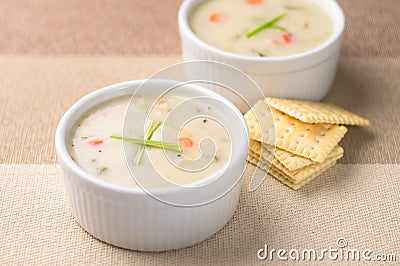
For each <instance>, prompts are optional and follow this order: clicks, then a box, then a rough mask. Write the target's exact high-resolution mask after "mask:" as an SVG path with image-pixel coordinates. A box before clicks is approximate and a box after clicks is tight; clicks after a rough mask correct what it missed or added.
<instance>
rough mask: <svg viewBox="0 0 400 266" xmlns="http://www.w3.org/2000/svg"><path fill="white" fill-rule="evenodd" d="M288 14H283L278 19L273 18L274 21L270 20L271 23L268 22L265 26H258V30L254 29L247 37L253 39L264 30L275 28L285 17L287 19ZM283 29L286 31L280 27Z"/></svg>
mask: <svg viewBox="0 0 400 266" xmlns="http://www.w3.org/2000/svg"><path fill="white" fill-rule="evenodd" d="M286 15H287V14H286V13H283V14H282V15H280V16H278V17H276V18H273V19H271V20H269V21H267V22H265V23H264V24H261V25H260V26H258V27H257V28H256V29H254V30H253V31H251V32H249V33H248V34H247V35H246V37H247V38H251V37H253V36H254V35H256V34H257V33H259V32H260V31H263V30H265V29H266V28H271V26H274V24H275V23H276V22H278V21H279V20H281V19H283V18H284V17H286ZM275 26H276V25H275ZM278 27H279V26H278ZM280 28H281V29H284V28H282V27H280ZM285 31H286V29H285Z"/></svg>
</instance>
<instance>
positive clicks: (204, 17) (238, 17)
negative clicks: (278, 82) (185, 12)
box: [189, 0, 333, 57]
mask: <svg viewBox="0 0 400 266" xmlns="http://www.w3.org/2000/svg"><path fill="white" fill-rule="evenodd" d="M314 2H315V1H312V0H209V1H205V2H204V3H202V4H200V5H199V6H198V7H197V8H196V9H195V10H194V11H193V13H192V14H191V16H190V20H189V24H190V26H191V28H192V30H193V32H194V33H195V34H196V35H197V36H198V37H199V38H200V39H202V40H203V41H204V42H206V43H208V44H210V45H212V46H214V47H216V48H219V49H222V50H225V51H228V52H231V53H235V54H242V55H250V56H259V57H273V56H286V55H292V54H297V53H301V52H305V51H308V50H311V49H313V48H316V47H317V46H319V45H321V44H322V43H324V42H325V41H326V40H327V39H328V38H329V37H330V36H331V34H332V32H333V23H332V21H331V19H330V17H329V16H328V14H326V12H325V11H324V10H323V9H322V8H321V7H320V6H318V5H317V4H316V3H314ZM276 18H278V19H277V21H276V22H274V23H272V24H271V25H269V26H267V27H266V28H264V29H262V30H261V31H259V32H257V33H254V30H256V29H257V28H258V27H259V26H261V25H262V24H265V23H267V22H270V21H271V20H273V19H276ZM252 32H253V33H252Z"/></svg>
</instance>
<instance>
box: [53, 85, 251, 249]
mask: <svg viewBox="0 0 400 266" xmlns="http://www.w3.org/2000/svg"><path fill="white" fill-rule="evenodd" d="M171 82H172V81H168V80H148V81H146V83H147V84H149V85H151V87H152V88H156V89H157V88H158V89H160V88H161V89H164V88H167V87H168V86H167V85H168V84H172V83H173V82H172V83H171ZM142 83H143V81H142V80H137V81H129V82H124V83H119V84H115V85H111V86H108V87H105V88H102V89H100V90H97V91H94V92H92V93H90V94H89V95H87V96H85V97H83V98H82V99H80V100H79V101H78V102H76V103H75V104H74V105H73V106H72V107H71V108H70V109H69V110H68V111H67V112H66V113H65V115H64V116H63V117H62V119H61V120H60V122H59V124H58V127H57V131H56V135H55V144H56V151H57V156H58V159H59V162H60V165H61V167H62V169H63V172H64V181H65V188H66V192H67V198H68V201H69V204H70V207H71V210H72V214H73V216H74V218H75V219H76V221H77V222H78V223H79V224H80V225H81V226H82V227H83V228H84V229H85V230H87V231H88V232H89V233H90V234H92V235H93V236H95V237H96V238H98V239H100V240H103V241H105V242H107V243H110V244H112V245H115V246H119V247H123V248H127V249H133V250H140V251H163V250H171V249H178V248H182V247H186V246H190V245H193V244H195V243H197V242H199V241H202V240H204V239H206V238H208V237H209V236H211V235H212V234H214V233H215V232H217V231H218V230H219V229H220V228H222V227H223V226H224V225H225V224H226V223H227V222H228V221H229V219H230V218H231V216H232V215H233V213H234V211H235V209H236V206H237V203H238V199H239V194H240V190H241V175H242V171H243V169H244V167H245V164H246V157H247V149H248V132H247V126H246V123H245V120H244V119H243V116H242V115H241V113H240V112H239V111H238V110H237V108H236V107H235V106H234V105H233V104H232V103H230V102H229V101H228V100H226V99H225V98H223V97H221V96H220V95H218V94H216V93H214V92H212V91H209V90H207V89H204V88H201V87H197V86H191V85H190V86H189V88H186V91H188V93H189V96H197V95H205V96H209V97H212V98H213V99H218V100H219V101H220V102H221V105H222V107H223V112H227V114H229V116H228V117H229V121H230V123H233V124H232V125H235V128H236V133H235V134H236V138H238V139H236V140H234V141H235V142H234V143H233V147H232V148H233V149H234V152H232V157H231V160H232V164H230V165H229V166H230V167H228V169H226V171H220V172H218V173H216V174H215V175H214V176H211V177H206V178H205V179H204V180H205V181H207V180H208V179H210V180H211V179H212V180H214V179H213V178H215V180H216V182H210V185H209V186H208V187H207V189H206V190H202V189H200V190H198V191H197V190H196V191H195V192H196V193H197V192H198V193H197V196H196V193H193V194H189V195H188V193H187V191H183V190H181V189H180V188H179V187H178V188H177V187H174V188H165V189H159V192H160V193H161V194H163V195H166V196H172V197H173V198H175V199H178V198H181V199H183V200H185V199H186V198H187V199H189V201H190V202H191V205H190V206H178V205H173V204H167V203H164V202H162V201H160V200H157V199H155V198H154V197H152V196H150V195H149V194H148V193H146V192H145V191H143V190H142V189H141V188H134V187H124V186H118V185H114V184H111V183H109V182H107V181H104V180H102V179H100V178H98V177H95V176H92V175H90V174H88V173H86V172H85V171H84V170H82V169H81V168H80V167H79V166H78V164H76V163H75V162H74V161H73V160H72V158H71V156H70V155H69V153H68V150H67V140H68V138H69V136H70V131H71V129H72V127H73V125H74V124H75V123H76V122H77V121H78V120H79V118H80V117H82V115H84V114H85V113H86V112H88V111H89V110H90V109H91V108H93V107H94V106H96V105H98V104H100V103H102V102H104V101H107V100H110V99H112V98H115V97H119V96H123V95H132V94H133V92H134V91H135V90H136V89H137V88H138V87H139V86H140V85H141V84H142ZM239 139H240V141H239ZM219 181H221V182H219ZM214 184H215V185H214ZM228 188H229V189H228ZM191 195H193V197H191ZM213 198H215V199H216V200H210V199H213ZM205 202H208V203H205ZM196 203H199V204H197V205H196Z"/></svg>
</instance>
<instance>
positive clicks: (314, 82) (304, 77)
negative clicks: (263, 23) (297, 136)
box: [178, 0, 345, 104]
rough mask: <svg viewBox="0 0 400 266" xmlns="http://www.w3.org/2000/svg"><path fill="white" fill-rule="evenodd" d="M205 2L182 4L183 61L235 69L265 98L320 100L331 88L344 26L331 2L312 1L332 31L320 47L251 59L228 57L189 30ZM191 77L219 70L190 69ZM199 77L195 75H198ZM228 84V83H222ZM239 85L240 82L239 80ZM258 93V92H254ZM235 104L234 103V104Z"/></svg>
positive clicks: (232, 78)
mask: <svg viewBox="0 0 400 266" xmlns="http://www.w3.org/2000/svg"><path fill="white" fill-rule="evenodd" d="M204 1H207V0H185V1H183V3H182V5H181V7H180V10H179V15H178V24H179V32H180V36H181V42H182V53H183V59H184V60H186V61H192V60H211V61H218V62H222V63H226V64H229V65H231V66H234V67H236V68H238V69H240V70H241V71H243V72H244V73H246V74H248V75H249V76H250V77H251V78H252V79H253V80H254V81H255V82H256V83H257V84H258V86H259V87H260V88H261V90H262V92H263V93H264V94H265V96H273V97H284V98H297V99H305V100H321V99H322V98H323V97H324V96H325V95H326V94H327V92H328V91H329V89H330V87H331V86H332V83H333V80H334V77H335V72H336V66H337V62H338V57H339V53H340V44H341V41H342V35H343V30H344V25H345V18H344V14H343V11H342V10H341V8H340V7H339V5H338V4H337V3H336V1H334V0H312V1H315V3H316V4H318V5H320V6H321V7H322V8H323V9H324V10H325V11H326V13H327V14H328V15H329V16H330V18H331V19H332V21H333V24H334V30H333V33H332V35H331V36H330V38H329V39H328V40H327V41H326V42H324V43H323V44H322V45H320V46H318V47H317V48H315V49H312V50H310V51H307V52H304V53H299V54H295V55H290V56H281V57H253V56H246V55H238V54H233V53H229V52H226V51H223V50H220V49H218V48H215V47H213V46H211V45H209V44H207V43H205V42H204V41H202V40H200V39H199V38H198V37H197V36H196V35H195V34H194V33H193V31H192V30H191V28H190V26H189V18H190V16H191V14H192V12H193V11H194V9H195V8H196V7H197V6H198V5H199V4H200V3H201V2H204ZM191 71H193V73H188V75H189V76H191V75H192V74H193V76H195V75H196V72H197V73H199V72H205V71H206V72H208V73H213V75H218V74H219V73H218V72H219V69H217V68H216V69H192V70H191ZM197 75H198V74H197ZM221 75H225V77H224V78H225V79H226V80H227V81H229V82H230V83H233V84H235V83H236V82H235V79H236V78H237V77H236V76H235V75H226V74H224V73H221ZM222 83H224V84H230V83H228V82H226V83H225V82H222ZM238 83H239V84H240V80H238ZM236 90H238V91H239V93H241V94H242V95H243V96H248V97H249V98H250V99H252V98H254V97H252V95H249V94H252V93H254V92H252V91H248V90H246V88H236ZM255 93H257V92H255ZM235 104H236V103H235Z"/></svg>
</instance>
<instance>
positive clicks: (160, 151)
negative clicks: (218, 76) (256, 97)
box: [69, 96, 232, 187]
mask: <svg viewBox="0 0 400 266" xmlns="http://www.w3.org/2000/svg"><path fill="white" fill-rule="evenodd" d="M187 99H188V98H185V97H180V96H168V97H164V98H162V99H161V100H158V101H156V103H155V104H153V100H152V99H150V98H146V97H136V98H135V99H134V101H133V102H132V103H131V104H130V101H131V97H130V96H123V97H120V98H116V99H113V100H110V101H108V102H105V103H103V104H100V105H98V106H97V107H95V108H93V109H92V110H90V111H89V112H88V113H87V114H85V115H84V116H83V117H82V118H81V119H80V120H79V121H78V122H77V123H76V125H75V126H74V127H73V129H72V131H71V136H70V142H69V152H70V155H71V157H72V159H73V160H74V161H75V162H76V163H77V164H78V165H79V166H80V167H81V168H82V169H83V170H85V171H86V172H88V173H90V174H91V175H94V176H97V177H99V178H101V179H104V180H106V181H109V182H111V183H113V184H118V185H125V186H137V184H136V182H135V181H134V178H133V177H132V175H131V172H130V170H129V167H128V165H127V163H128V164H129V165H130V167H133V168H135V169H138V170H139V171H138V173H141V174H142V175H149V176H146V178H149V179H151V178H153V177H154V176H152V174H149V173H151V172H152V171H149V169H150V168H152V169H155V170H156V171H157V172H158V173H159V175H160V176H161V177H162V178H164V179H165V180H167V181H168V182H171V183H173V184H178V185H184V184H189V183H193V182H196V181H199V180H201V179H202V178H205V177H208V176H210V175H212V174H213V173H216V172H217V171H219V170H221V169H223V168H224V166H226V165H227V163H228V162H229V159H230V157H231V151H232V148H231V140H230V137H229V133H228V132H227V130H226V129H225V127H224V126H223V125H222V124H221V123H219V122H218V121H216V120H214V119H212V116H213V113H215V112H219V110H216V109H215V108H213V106H210V105H209V104H207V101H201V100H199V101H194V103H191V104H186V105H182V106H183V107H182V108H183V109H184V112H182V110H179V108H178V107H179V106H180V105H181V104H182V103H184V102H185V100H187ZM128 106H129V108H127V107H128ZM175 108H176V110H177V112H175V110H174V109H175ZM149 110H151V111H149ZM179 112H180V113H185V115H186V116H187V115H190V117H194V118H193V119H190V120H188V121H186V123H183V125H179V126H178V125H176V124H175V123H173V122H174V117H176V116H174V114H175V113H179ZM146 115H148V116H149V117H148V120H147V122H146V124H144V118H145V117H146ZM139 117H143V123H142V125H144V127H143V126H139V125H140V123H137V121H138V119H140V118H139ZM177 117H179V114H178V116H177ZM124 123H125V124H124ZM161 140H162V142H161ZM211 140H212V141H211ZM144 144H145V145H144ZM155 187H157V184H155Z"/></svg>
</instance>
